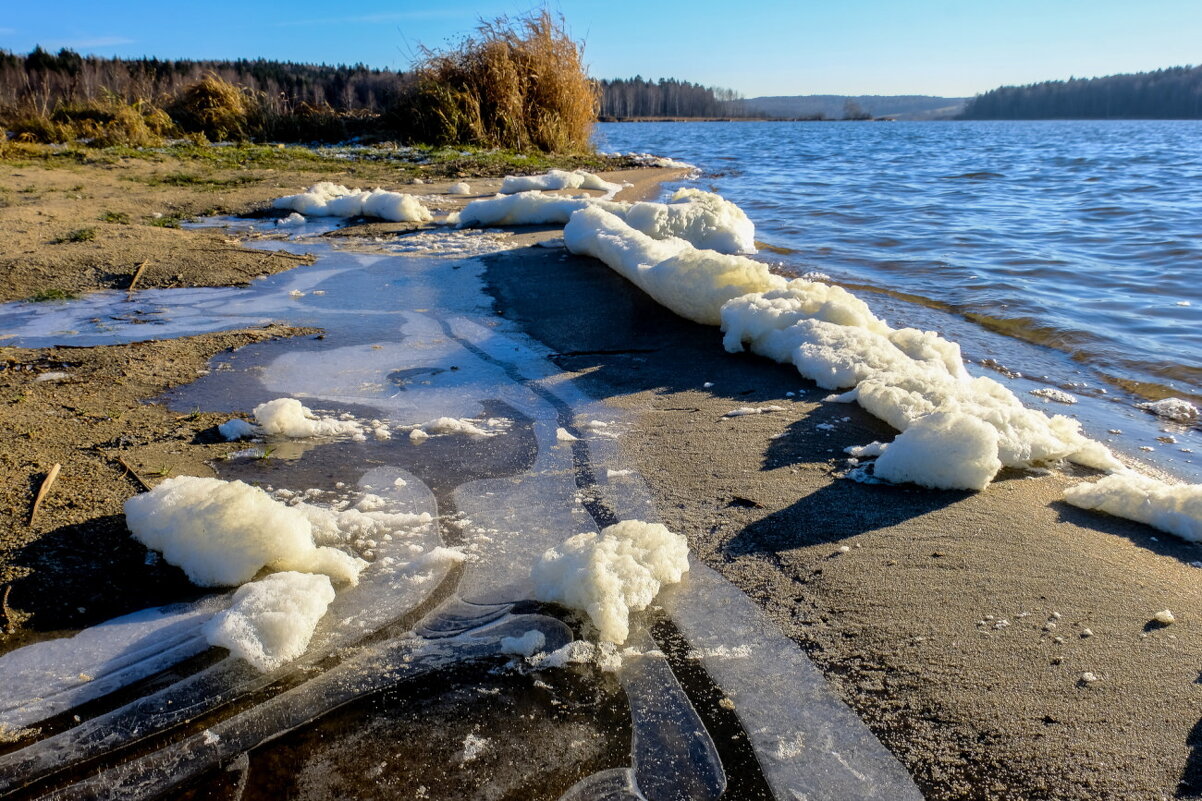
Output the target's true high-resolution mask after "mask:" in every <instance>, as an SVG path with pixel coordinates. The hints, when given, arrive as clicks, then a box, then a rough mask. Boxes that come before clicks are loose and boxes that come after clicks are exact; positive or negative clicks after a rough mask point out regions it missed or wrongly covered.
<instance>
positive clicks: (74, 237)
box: [54, 228, 96, 245]
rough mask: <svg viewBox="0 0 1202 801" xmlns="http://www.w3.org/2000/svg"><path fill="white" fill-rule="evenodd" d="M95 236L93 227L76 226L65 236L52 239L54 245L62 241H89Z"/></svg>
mask: <svg viewBox="0 0 1202 801" xmlns="http://www.w3.org/2000/svg"><path fill="white" fill-rule="evenodd" d="M95 238H96V229H95V228H77V229H76V230H74V231H72V232H71V233H69V234H67V235H66V236H64V237H62V238H60V239H56V240H54V243H55V244H56V245H61V244H63V243H64V242H91V241H92V240H93V239H95Z"/></svg>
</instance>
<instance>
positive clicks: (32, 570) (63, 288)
mask: <svg viewBox="0 0 1202 801" xmlns="http://www.w3.org/2000/svg"><path fill="white" fill-rule="evenodd" d="M0 168H2V169H4V173H3V177H0V190H13V188H18V187H24V189H15V190H13V191H3V192H0V199H3V201H4V202H3V203H0V229H2V230H4V231H5V234H6V240H5V247H4V248H3V250H2V251H0V301H7V300H22V299H26V298H29V297H30V296H32V295H34V294H35V293H38V292H44V291H47V290H55V291H58V292H60V293H65V294H71V295H75V294H82V293H85V292H89V291H96V290H104V289H126V288H128V286H129V283H130V281H131V280H132V279H133V277H134V275H135V273H137V271H138V268H139V266H140V265H142V264H146V265H147V266H146V268H145V269H143V270H142V273H141V275H140V277H139V279H138V287H140V288H149V287H173V286H174V287H183V286H227V285H235V286H236V285H242V284H246V283H248V282H249V281H251V280H252V279H254V278H256V277H259V276H262V275H266V274H270V273H273V272H278V271H281V270H286V269H290V268H292V267H295V266H296V265H298V264H304V263H307V262H309V261H310V260H309V259H307V258H305V257H297V256H295V255H294V254H291V253H280V252H264V251H261V250H250V249H248V248H246V247H245V246H244V241H245V240H244V238H238V237H235V236H231V235H230V234H229V233H228V232H225V231H223V230H219V229H199V230H198V229H188V228H179V227H163V226H161V225H159V224H157V223H158V222H160V221H161V220H162V219H164V218H156V217H154V216H153V214H156V213H158V214H164V215H166V218H167V219H169V220H170V221H172V224H173V225H174V224H176V222H175V221H177V220H179V219H186V218H190V217H192V216H195V215H200V214H205V213H243V214H245V213H250V214H255V213H259V212H262V211H263V210H264V209H265V208H266V207H267V206H268V205H269V204H270V201H271V200H272V199H273V198H275V197H278V196H280V195H283V194H288V193H293V192H297V191H300V190H302V189H303V188H305V187H306V186H308V185H310V184H312V183H315V182H317V181H319V180H333V181H343V182H346V183H350V184H353V185H376V184H380V185H383V186H387V187H390V188H399V189H402V190H405V191H410V192H414V193H417V194H421V195H422V196H424V197H427V198H431V199H432V200H428V201H427V202H428V203H429V205H431V206H434V207H435V208H436V209H440V210H442V211H443V212H445V211H449V210H453V209H455V208H459V207H461V206H462V205H464V204H465V203H467V202H468V201H470V200H472V199H473V198H475V197H478V196H491V195H492V194H493V193H495V192H496V191H497V189H499V187H500V185H501V179H500V178H499V177H496V176H493V177H478V178H471V179H470V180H471V186H472V193H471V194H469V195H451V194H448V191H447V190H448V189H449V187H450V185H451V183H452V182H453V181H458V180H462V177H461V176H458V175H454V174H453V175H452V176H450V177H446V176H443V177H441V178H440V177H439V174H438V173H436V174H435V175H433V176H430V175H427V177H426V178H424V179H422V183H413V182H412V177H411V176H405V175H399V174H398V172H397V170H396V169H395V168H389V167H387V166H381V165H378V164H373V163H371V162H366V163H365V162H355V163H354V164H351V165H348V167H347V169H345V170H344V171H342V172H339V173H333V174H330V173H320V172H315V171H314V170H313V168H312V167H311V166H308V165H306V164H305V163H303V162H302V163H301V164H300V165H299V167H297V168H294V169H290V170H282V169H259V170H250V171H249V172H250V175H249V176H248V175H247V174H246V173H247V172H248V170H245V169H234V168H226V169H215V168H204V167H199V166H197V165H195V164H188V163H182V162H179V161H178V160H171V159H166V160H162V161H160V160H142V159H123V160H120V161H119V162H117V163H103V164H98V165H90V166H88V165H80V164H75V163H71V164H68V165H65V166H64V165H52V164H50V163H24V164H16V165H13V164H11V163H9V164H6V163H5V162H0ZM181 174H187V175H193V176H194V177H195V178H196V180H198V181H199V180H200V179H201V178H203V180H204V181H205V182H207V183H204V184H203V186H202V188H199V189H198V188H197V185H196V183H195V182H179V181H177V182H176V183H172V182H169V181H166V180H164V177H170V176H173V175H176V176H177V175H181ZM679 174H681V171H679V170H675V171H673V170H663V169H629V170H619V171H614V172H610V173H607V175H608V176H609V177H610V178H611V180H615V181H619V182H624V183H627V184H629V185H628V186H627V187H626V188H625V189H624V190H623V192H622V198H623V199H626V200H635V199H643V198H646V197H650V196H652V195H654V194H655V193H656V192H657V191H658V187H659V184H660V181H662V180H665V179H666V178H668V177H670V176H676V175H679ZM180 183H182V184H183V185H178V184H180ZM26 189H27V190H28V191H26ZM114 215H121V217H120V219H121V220H122V221H119V222H112V221H110V222H106V221H105V219H104V218H109V219H114ZM413 227H414V226H413V225H412V224H407V223H364V224H360V225H357V226H353V227H352V228H349V229H344V230H342V231H338V232H335V233H338V234H345V233H350V234H352V235H356V236H387V235H391V234H395V233H398V232H403V231H409V230H411V229H412V228H413ZM264 228H268V226H264ZM81 229H91V230H92V231H94V236H93V237H92V238H91V239H88V240H86V241H80V242H73V241H69V239H70V235H71V233H72V232H73V231H77V230H81ZM545 236H546V234H545V233H539V232H534V231H527V232H524V233H522V234H519V237H518V240H519V241H522V240H523V239H525V240H529V241H535V240H537V239H538V238H545ZM48 302H50V303H53V302H55V301H48ZM3 333H4V332H2V331H0V598H3V599H5V602H4V604H3V606H2V607H0V652H3V651H7V650H10V649H12V648H15V647H18V646H20V645H23V644H25V643H27V642H29V641H31V640H33V639H38V638H42V637H46V636H55V635H56V634H57V633H58V632H60V631H63V630H72V629H78V628H81V627H84V626H89V625H93V624H95V623H99V622H102V621H104V620H107V619H109V618H112V617H114V616H116V615H119V614H124V613H126V612H131V611H134V610H137V609H142V608H145V607H148V606H153V605H157V604H162V603H168V602H171V601H176V600H184V599H187V598H190V597H193V596H194V595H195V592H196V590H195V588H193V587H192V586H191V585H190V583H189V582H187V581H186V580H185V579H184V578H183V574H182V573H181V572H180V571H178V570H176V569H175V568H173V567H170V566H168V565H165V564H161V563H153V564H146V563H145V562H144V558H145V551H144V549H143V548H142V547H141V546H139V545H137V544H136V543H134V542H132V541H131V540H130V538H129V535H128V531H127V530H126V528H125V524H124V518H123V517H122V514H121V509H122V504H123V503H124V501H125V500H126V499H127V498H129V497H130V496H131V495H133V494H135V493H137V492H140V491H142V490H143V489H144V488H145V486H147V485H150V486H153V485H154V484H155V483H157V482H159V481H161V480H163V479H164V478H166V477H168V476H172V475H200V476H211V475H215V473H214V471H213V470H212V468H211V467H209V465H208V462H209V461H210V460H213V459H217V458H220V457H221V456H223V455H225V454H226V453H229V452H231V451H234V450H237V449H238V448H240V447H243V446H241V445H238V444H237V443H228V442H224V441H222V440H221V439H220V437H218V436H216V434H215V431H214V426H216V425H217V424H218V423H221V422H224V421H225V420H226V419H228V415H218V414H211V413H207V412H205V411H202V410H197V412H196V413H195V414H183V415H181V414H176V413H173V412H170V411H168V410H167V409H166V407H164V406H162V405H159V404H157V403H152V402H148V401H152V400H153V399H155V398H157V397H159V396H160V395H161V394H162V393H163V392H164V391H165V390H167V389H169V388H171V387H173V386H178V385H180V384H186V383H189V382H191V381H194V380H195V379H196V378H197V377H198V376H199V375H202V374H203V373H204V372H205V371H207V365H208V362H209V359H211V358H212V357H213V356H214V355H216V354H218V353H220V352H222V351H226V350H230V349H235V348H239V347H242V346H244V345H247V344H251V343H255V342H261V341H264V340H265V339H272V338H279V337H286V336H299V335H304V334H306V333H313V332H306V331H302V330H297V329H290V328H286V327H283V326H268V327H266V328H261V329H253V330H243V331H231V332H226V333H219V334H208V335H203V336H195V337H183V338H178V339H168V340H161V341H154V340H151V341H148V342H144V343H135V344H131V345H114V346H107V347H93V348H86V347H59V348H36V349H30V348H14V347H6V346H5V345H4V338H3V336H2V335H3ZM54 373H65V377H64V378H62V379H60V380H50V381H39V380H38V378H39V376H42V375H44V374H54ZM55 464H60V465H61V471H60V473H59V475H58V478H57V480H56V482H55V484H54V486H53V487H52V490H51V492H50V493H49V494H48V495H47V497H46V499H45V501H44V502H43V503H42V505H41V507H40V509H39V511H38V514H37V517H36V518H35V519H34V520H33V521H32V522H31V521H30V519H29V513H30V510H31V508H32V505H33V501H34V498H35V497H36V495H37V492H38V489H39V487H40V485H41V482H42V481H43V479H44V478H45V476H46V475H47V474H48V472H49V471H50V469H51V468H52V467H53V465H55ZM6 592H7V595H5V594H4V593H6Z"/></svg>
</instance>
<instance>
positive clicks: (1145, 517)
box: [1064, 472, 1202, 542]
mask: <svg viewBox="0 0 1202 801" xmlns="http://www.w3.org/2000/svg"><path fill="white" fill-rule="evenodd" d="M1064 499H1065V500H1066V501H1068V502H1069V503H1071V504H1072V505H1073V506H1079V507H1081V508H1082V509H1096V510H1098V511H1101V512H1106V513H1107V514H1112V515H1114V516H1115V517H1125V518H1127V519H1128V520H1135V521H1138V522H1140V523H1146V524H1147V525H1149V526H1152V527H1153V528H1158V529H1160V530H1161V531H1166V532H1168V533H1169V534H1176V535H1177V536H1178V537H1181V538H1182V539H1183V540H1189V541H1190V542H1200V541H1202V484H1180V485H1174V484H1166V483H1165V482H1163V481H1159V480H1157V479H1154V478H1150V477H1148V476H1142V475H1139V474H1138V473H1135V472H1125V473H1115V474H1114V475H1109V476H1106V477H1105V478H1102V479H1101V480H1099V481H1095V482H1093V483H1092V484H1091V483H1082V484H1077V485H1076V486H1072V487H1069V488H1068V489H1066V490H1065V491H1064Z"/></svg>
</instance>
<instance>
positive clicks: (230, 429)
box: [217, 417, 259, 442]
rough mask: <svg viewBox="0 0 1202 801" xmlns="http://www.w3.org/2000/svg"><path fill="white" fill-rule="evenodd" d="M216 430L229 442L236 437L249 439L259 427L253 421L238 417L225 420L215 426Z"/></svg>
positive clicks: (256, 432)
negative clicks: (249, 421)
mask: <svg viewBox="0 0 1202 801" xmlns="http://www.w3.org/2000/svg"><path fill="white" fill-rule="evenodd" d="M217 431H218V433H219V434H221V436H223V437H225V439H226V440H227V441H229V442H233V441H234V440H236V439H249V438H251V437H253V436H256V435H257V434H258V433H259V429H258V428H256V427H255V425H254V424H253V423H248V422H247V421H246V420H243V419H241V418H240V417H235V418H233V419H231V420H226V421H225V422H224V423H222V424H221V425H219V426H217Z"/></svg>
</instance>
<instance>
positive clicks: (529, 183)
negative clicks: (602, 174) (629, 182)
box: [501, 170, 622, 195]
mask: <svg viewBox="0 0 1202 801" xmlns="http://www.w3.org/2000/svg"><path fill="white" fill-rule="evenodd" d="M621 188H622V187H621V186H620V185H619V184H611V183H609V182H608V181H605V180H602V179H601V178H598V177H597V176H596V175H593V174H592V173H591V172H585V171H584V170H574V171H572V172H568V171H566V170H550V171H549V172H547V173H545V174H543V175H507V176H505V180H503V181H502V182H501V194H503V195H512V194H515V193H517V192H529V191H531V190H543V189H546V190H556V189H599V190H601V191H602V192H606V193H607V194H611V195H612V194H614V193H616V192H618V191H619V190H620V189H621Z"/></svg>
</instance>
